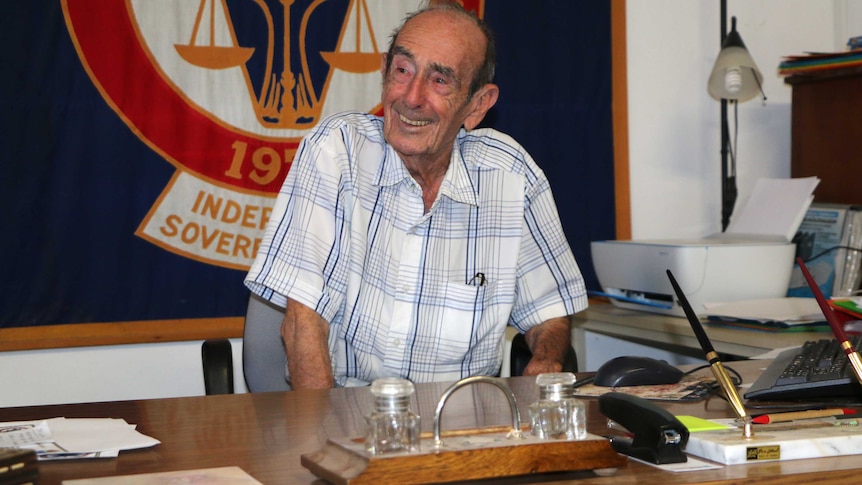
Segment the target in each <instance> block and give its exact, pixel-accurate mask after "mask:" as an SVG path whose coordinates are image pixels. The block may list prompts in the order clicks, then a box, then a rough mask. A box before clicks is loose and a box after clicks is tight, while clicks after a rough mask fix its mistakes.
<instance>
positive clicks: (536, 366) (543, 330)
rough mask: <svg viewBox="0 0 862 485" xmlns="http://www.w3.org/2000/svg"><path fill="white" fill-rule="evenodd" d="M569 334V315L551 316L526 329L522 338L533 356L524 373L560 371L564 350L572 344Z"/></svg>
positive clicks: (527, 374) (534, 373) (533, 374)
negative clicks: (549, 318)
mask: <svg viewBox="0 0 862 485" xmlns="http://www.w3.org/2000/svg"><path fill="white" fill-rule="evenodd" d="M571 335H572V334H571V319H570V318H569V317H559V318H552V319H551V320H547V321H545V322H542V323H541V324H539V325H536V326H535V327H533V328H531V329H529V330H527V333H525V334H524V338H525V340H526V341H527V346H528V347H529V348H530V352H532V353H533V358H531V359H530V362H529V363H528V364H527V367H526V368H525V369H524V375H525V376H536V375H539V374H544V373H547V372H560V371H562V370H563V361H564V360H565V358H566V352H568V350H569V348H570V347H571V345H572V341H571Z"/></svg>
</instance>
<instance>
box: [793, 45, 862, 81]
mask: <svg viewBox="0 0 862 485" xmlns="http://www.w3.org/2000/svg"><path fill="white" fill-rule="evenodd" d="M857 66H862V49H855V50H848V51H844V52H807V53H805V54H803V55H794V56H784V60H782V61H781V62H780V63H779V64H778V74H779V75H781V76H791V75H793V74H802V73H811V72H819V71H824V70H829V69H843V68H850V67H857Z"/></svg>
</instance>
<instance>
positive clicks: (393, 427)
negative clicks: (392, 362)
mask: <svg viewBox="0 0 862 485" xmlns="http://www.w3.org/2000/svg"><path fill="white" fill-rule="evenodd" d="M414 390H415V387H414V386H413V383H412V382H410V381H408V380H407V379H401V378H398V377H384V378H381V379H375V380H374V382H372V383H371V395H372V396H373V397H374V411H373V412H372V413H371V414H370V415H368V417H367V418H366V422H367V425H368V428H367V433H366V436H365V449H366V450H368V451H369V452H371V453H372V454H374V455H380V454H383V453H399V452H413V451H419V435H420V431H421V428H420V419H419V415H417V414H414V413H413V411H411V410H410V398H411V397H412V396H413V392H414Z"/></svg>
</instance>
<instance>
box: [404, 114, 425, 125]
mask: <svg viewBox="0 0 862 485" xmlns="http://www.w3.org/2000/svg"><path fill="white" fill-rule="evenodd" d="M398 116H399V117H400V118H401V122H402V123H404V124H407V125H410V126H425V125H428V124H430V123H431V122H430V121H420V120H411V119H409V118H406V117H404V115H402V114H399V115H398Z"/></svg>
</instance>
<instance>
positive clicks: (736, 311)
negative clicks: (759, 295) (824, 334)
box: [703, 297, 825, 324]
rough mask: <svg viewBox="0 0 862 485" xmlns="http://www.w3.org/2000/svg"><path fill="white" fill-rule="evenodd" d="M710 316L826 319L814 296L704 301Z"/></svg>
mask: <svg viewBox="0 0 862 485" xmlns="http://www.w3.org/2000/svg"><path fill="white" fill-rule="evenodd" d="M703 307H704V308H705V309H706V313H707V315H709V316H715V317H720V318H734V319H740V320H757V321H761V322H785V323H788V324H793V323H800V324H801V323H811V322H817V321H822V320H824V319H825V317H824V316H823V312H822V311H821V310H820V306H819V305H818V304H817V300H815V299H814V298H796V297H788V298H765V299H758V300H740V301H731V302H721V303H704V304H703Z"/></svg>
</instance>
